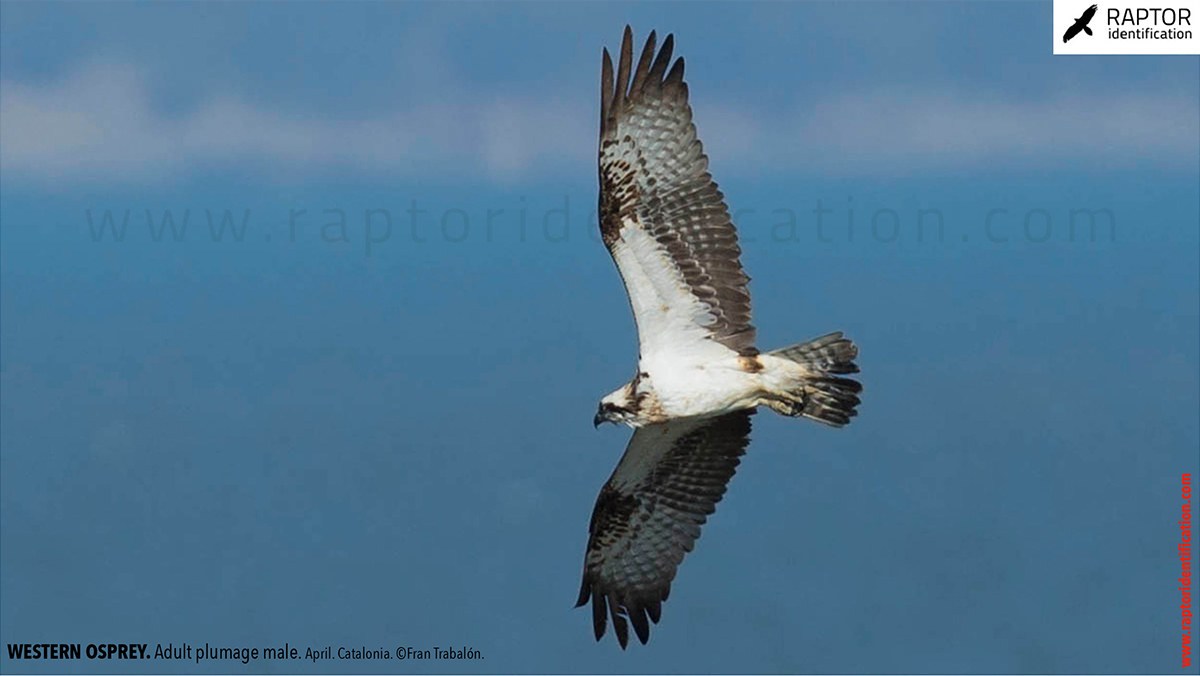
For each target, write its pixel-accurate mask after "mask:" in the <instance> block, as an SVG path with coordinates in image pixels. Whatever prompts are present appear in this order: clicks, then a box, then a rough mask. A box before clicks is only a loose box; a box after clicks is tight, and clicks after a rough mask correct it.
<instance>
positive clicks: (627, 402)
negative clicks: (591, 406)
mask: <svg viewBox="0 0 1200 676" xmlns="http://www.w3.org/2000/svg"><path fill="white" fill-rule="evenodd" d="M636 418H637V397H636V396H634V393H633V386H632V385H631V384H627V385H625V386H624V387H622V388H621V389H619V390H616V391H615V392H612V393H611V394H609V395H608V396H606V397H604V398H603V399H601V400H600V406H599V407H598V408H597V409H596V417H595V418H592V424H593V425H594V426H595V427H599V426H600V423H603V422H610V423H614V424H616V423H625V424H626V425H633V421H634V420H635V419H636Z"/></svg>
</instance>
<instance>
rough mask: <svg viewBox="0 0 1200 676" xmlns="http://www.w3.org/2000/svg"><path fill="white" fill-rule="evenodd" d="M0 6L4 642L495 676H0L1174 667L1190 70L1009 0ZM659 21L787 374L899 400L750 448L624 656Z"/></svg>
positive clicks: (1199, 211)
mask: <svg viewBox="0 0 1200 676" xmlns="http://www.w3.org/2000/svg"><path fill="white" fill-rule="evenodd" d="M0 19H2V21H0V31H2V32H0V37H2V39H0V137H2V141H3V142H2V144H0V171H2V173H3V183H2V184H0V199H2V201H0V416H2V424H0V489H2V490H0V507H2V511H0V544H2V547H0V634H2V635H0V643H16V642H58V641H62V642H79V643H83V644H85V645H86V644H88V643H97V642H108V641H131V642H140V643H149V644H151V648H152V649H153V646H154V644H156V643H162V644H164V645H165V644H167V643H168V642H173V643H174V644H176V645H178V644H179V643H180V642H185V643H190V644H196V643H200V644H203V643H205V642H208V643H209V644H212V645H229V646H267V645H277V644H281V643H283V642H285V641H287V642H290V643H291V644H293V645H299V646H302V647H307V646H318V647H324V646H327V645H332V646H334V647H335V649H336V647H337V646H364V645H365V646H367V647H369V648H377V647H387V648H389V649H390V648H392V647H394V646H395V645H407V646H413V647H416V648H432V647H433V646H435V645H441V646H444V645H446V644H452V645H455V646H461V645H466V646H470V647H473V648H475V649H478V650H479V651H481V653H482V654H483V655H484V656H485V660H483V661H480V662H423V663H417V662H394V661H393V662H386V663H370V662H366V663H363V662H358V663H341V662H325V663H318V664H315V665H314V664H311V663H288V664H286V665H271V664H267V663H263V662H258V663H252V664H251V665H249V666H248V667H242V666H241V665H240V664H228V665H226V664H223V663H201V664H199V665H197V664H195V663H182V664H165V663H162V662H152V661H147V662H144V663H136V664H130V663H102V662H89V661H86V660H84V661H81V662H78V663H73V662H52V663H49V662H48V663H37V664H32V665H29V664H21V665H17V664H15V663H14V662H13V661H10V660H9V658H8V656H7V652H4V653H3V654H0V668H2V669H3V670H4V671H6V672H9V671H16V670H19V669H20V670H23V669H26V668H31V667H32V668H33V669H34V670H37V671H56V672H59V671H66V672H75V671H96V670H100V671H128V670H133V671H174V670H179V671H186V672H208V671H214V670H216V671H241V670H246V671H251V672H266V671H315V672H347V671H351V672H360V671H368V672H370V671H402V672H403V671H435V672H463V671H465V672H476V671H478V672H565V673H579V672H583V673H591V672H638V673H642V672H664V671H666V672H710V671H748V672H780V671H787V672H794V671H804V672H825V673H842V672H863V671H866V672H885V673H888V672H955V673H961V672H968V673H970V672H989V673H991V672H1050V673H1056V672H1072V673H1076V672H1166V673H1173V672H1175V671H1177V670H1178V655H1179V653H1178V651H1179V633H1178V631H1177V624H1178V598H1177V592H1176V589H1175V588H1176V586H1177V583H1176V582H1175V580H1176V578H1177V577H1178V560H1177V559H1176V558H1175V556H1174V554H1173V552H1174V551H1175V546H1176V543H1177V541H1178V527H1177V520H1178V513H1179V502H1180V501H1179V497H1178V496H1179V475H1180V474H1181V473H1182V472H1188V471H1191V472H1195V471H1196V470H1197V454H1196V451H1197V448H1198V447H1200V425H1198V419H1197V410H1200V317H1198V314H1200V311H1198V308H1200V272H1198V270H1200V254H1198V251H1200V235H1198V227H1197V224H1198V223H1200V189H1198V188H1197V185H1198V180H1200V60H1198V59H1197V58H1196V57H1115V56H1114V57H1053V56H1051V55H1050V51H1051V44H1050V40H1051V39H1052V36H1051V35H1050V32H1051V28H1050V19H1051V16H1050V5H1049V4H1048V3H1017V2H1011V3H1009V2H1006V3H942V2H936V3H935V2H928V3H915V4H909V3H854V4H848V5H840V4H838V5H835V4H832V3H805V4H784V3H765V4H750V3H739V4H732V3H731V4H701V3H694V4H686V5H677V4H669V3H652V4H646V5H636V6H635V5H626V4H604V5H596V4H589V3H572V4H551V3H533V4H515V3H487V4H468V3H454V4H430V5H402V4H392V3H375V4H353V3H339V4H336V5H326V4H318V3H238V4H233V3H230V4H171V5H146V4H137V3H90V4H53V3H39V4H33V3H4V4H2V5H0ZM625 23H630V24H632V25H633V27H634V29H635V31H636V32H637V35H638V37H639V39H641V36H643V35H644V34H645V33H646V32H647V31H648V30H649V29H650V28H656V29H658V30H659V32H660V34H661V33H665V32H674V33H675V34H676V39H677V43H676V45H677V47H676V51H677V53H678V54H681V55H683V56H684V57H685V58H686V60H687V73H688V82H689V85H690V88H691V93H692V101H693V105H694V106H695V109H696V110H695V118H696V122H697V126H698V129H699V133H700V136H701V138H702V139H704V141H705V143H706V148H707V149H708V151H709V154H710V158H711V163H710V164H711V169H712V171H713V173H714V175H715V177H716V178H717V180H718V181H719V182H720V184H721V187H722V190H723V191H724V193H725V195H726V197H727V200H728V202H729V204H730V206H731V209H732V210H733V211H734V213H735V214H736V219H737V222H738V225H739V228H740V230H741V232H742V236H743V249H744V255H743V263H744V264H745V266H746V268H747V271H748V272H749V274H750V276H751V277H752V278H753V279H754V281H753V282H752V284H751V291H752V293H753V297H754V303H755V318H756V324H757V325H758V326H759V336H760V341H761V346H762V347H764V348H771V347H776V346H780V345H783V344H787V343H790V342H794V341H796V340H799V339H803V338H808V337H812V336H816V335H819V334H821V333H824V332H827V331H831V330H837V329H841V330H844V331H846V332H847V333H848V334H849V335H850V336H851V337H853V338H854V339H855V340H856V341H857V342H858V344H859V346H860V349H861V358H860V360H859V362H860V364H861V366H862V368H863V373H862V381H863V382H864V385H865V388H866V391H865V394H864V404H863V405H862V407H861V414H860V417H859V418H858V419H856V420H855V422H854V423H853V424H852V425H851V426H849V427H847V428H845V429H843V430H829V429H824V428H819V427H817V426H815V425H812V424H808V423H805V422H802V421H795V420H786V419H782V418H778V417H776V416H773V415H769V414H762V415H759V416H757V417H756V419H755V428H754V434H753V442H752V445H751V446H750V449H749V452H748V455H747V457H746V459H745V461H744V462H743V464H742V466H741V467H740V468H739V472H738V475H737V476H736V477H735V479H734V480H733V482H732V484H731V487H730V491H729V493H728V495H727V497H726V499H725V501H724V502H722V503H721V505H720V508H719V510H718V512H717V514H716V515H715V516H714V517H713V518H712V519H711V521H710V524H709V525H708V526H707V527H706V528H705V531H704V536H703V537H702V538H701V540H700V541H699V543H698V544H697V548H696V551H695V552H694V553H693V554H692V555H690V556H689V557H688V559H687V560H686V561H685V563H684V565H683V566H682V568H681V569H680V573H679V576H678V578H677V579H676V583H675V585H674V588H673V593H672V597H671V599H670V601H669V602H668V603H667V604H666V605H665V607H664V611H663V621H662V623H661V624H660V625H659V626H658V627H656V628H655V629H654V631H653V634H652V638H651V643H650V645H649V646H647V647H642V646H640V645H638V646H631V648H630V649H629V651H628V652H625V653H622V652H621V651H620V650H619V649H617V648H616V647H615V644H614V643H613V641H612V640H611V637H606V640H605V641H604V642H602V643H600V644H599V645H597V644H595V643H594V642H593V640H592V638H591V634H590V617H589V616H588V613H586V612H585V611H573V610H572V609H571V604H572V603H573V601H574V598H575V594H576V592H577V590H578V578H579V574H580V570H581V565H582V553H583V546H584V543H585V540H586V527H587V520H588V517H589V515H590V511H591V508H592V503H593V501H594V499H595V495H596V492H597V491H598V489H599V487H600V485H601V484H602V483H603V482H604V480H605V478H606V477H607V476H608V473H609V472H610V471H611V470H612V467H613V466H614V465H615V463H616V461H617V459H618V458H619V456H620V453H621V451H622V450H623V448H624V445H625V443H626V441H627V439H628V432H627V431H625V430H620V429H615V428H604V429H601V430H600V431H594V430H593V429H592V427H591V424H590V421H591V416H592V414H593V413H594V411H595V405H596V401H597V400H598V399H599V397H600V396H602V395H603V394H604V393H607V392H609V391H610V390H612V389H613V388H614V387H616V386H617V385H619V384H621V383H622V382H624V381H625V380H626V379H627V378H628V377H629V375H630V373H631V371H632V369H633V367H634V360H635V358H636V345H635V337H634V333H633V325H632V321H631V317H630V316H629V311H628V305H627V301H626V300H625V298H624V295H623V292H622V290H621V286H620V282H619V280H618V278H617V275H616V272H615V270H614V269H613V266H612V263H611V262H610V260H609V259H608V257H607V254H606V253H605V252H604V249H603V247H602V245H600V244H599V242H598V241H597V237H596V234H595V233H594V229H593V228H594V226H593V225H592V223H594V213H593V210H594V208H595V190H596V186H595V165H594V161H595V160H594V152H595V134H596V128H597V122H596V116H597V109H598V105H597V103H596V94H597V89H598V76H599V53H600V48H601V47H602V46H608V47H610V48H613V47H615V46H616V45H617V44H618V41H619V39H620V34H621V30H622V28H623V26H624V25H625ZM412 209H417V210H418V211H416V212H410V210H412ZM147 210H149V212H150V218H151V219H152V220H153V223H154V224H153V226H150V227H148V226H147ZM818 210H820V213H819V214H818V213H817V212H818ZM1104 210H1107V211H1104ZM166 211H170V213H171V214H172V217H173V222H174V224H175V226H176V228H182V223H183V221H184V215H185V213H186V214H187V224H188V225H187V228H186V230H180V231H179V232H178V234H177V235H172V234H171V230H170V227H169V226H168V228H167V230H165V231H161V232H160V230H159V229H160V228H162V227H163V220H162V219H163V216H164V213H165V212H166ZM300 211H303V213H302V214H301V213H299V212H300ZM106 212H108V213H109V214H110V217H111V218H112V219H113V220H112V222H110V224H109V225H108V226H105V229H104V230H103V231H100V228H101V224H102V223H103V222H104V219H105V213H106ZM126 212H128V214H129V216H128V225H127V226H125V228H126V229H125V231H124V235H123V239H121V240H120V241H117V240H116V239H115V238H114V236H113V231H112V229H111V226H112V225H113V224H115V225H117V226H118V227H120V224H121V223H122V222H123V221H124V219H125V214H126ZM226 212H228V214H229V218H230V221H229V223H232V224H233V226H235V227H234V229H235V230H236V231H237V232H236V236H235V233H234V232H231V231H230V229H228V228H229V226H228V224H227V229H225V230H224V231H221V237H220V239H219V241H216V240H217V237H215V236H214V235H213V230H214V229H218V228H219V227H220V224H221V222H222V218H223V217H224V215H225V214H226ZM489 212H492V217H491V224H490V227H489ZM89 214H90V218H91V222H90V223H89ZM1072 214H1074V219H1075V220H1074V225H1072ZM1090 214H1091V215H1095V217H1096V218H1097V219H1098V221H1097V222H1098V225H1097V226H1096V228H1095V230H1094V231H1093V229H1092V227H1091V225H1090V221H1089V219H1090V218H1091V216H1090ZM1108 214H1111V215H1112V222H1113V223H1114V225H1112V226H1111V227H1110V226H1109V224H1108V221H1107V220H1106V219H1107V217H1108ZM209 216H211V217H212V219H213V220H212V226H211V229H210V224H209V221H208V217H209ZM818 218H819V219H820V221H819V223H818ZM343 219H344V226H343V225H342V223H343ZM389 220H390V223H391V228H390V231H389V230H388V226H387V224H388V222H389ZM589 221H590V222H589ZM243 223H244V224H245V225H244V230H243V229H242V228H243ZM522 223H524V225H523V226H522ZM330 224H332V225H330ZM1093 232H1094V234H1093ZM156 240H157V241H156Z"/></svg>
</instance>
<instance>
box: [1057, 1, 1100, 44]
mask: <svg viewBox="0 0 1200 676" xmlns="http://www.w3.org/2000/svg"><path fill="white" fill-rule="evenodd" d="M1094 16H1096V6H1095V5H1092V6H1091V7H1088V8H1087V9H1085V10H1084V11H1083V16H1081V17H1079V18H1078V19H1075V23H1073V24H1071V27H1070V28H1068V29H1067V32H1066V33H1063V42H1066V41H1067V40H1070V39H1071V38H1073V37H1075V36H1076V35H1079V31H1083V32H1084V33H1087V34H1088V35H1091V34H1092V29H1091V28H1088V23H1089V22H1091V20H1092V17H1094Z"/></svg>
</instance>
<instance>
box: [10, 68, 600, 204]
mask: <svg viewBox="0 0 1200 676" xmlns="http://www.w3.org/2000/svg"><path fill="white" fill-rule="evenodd" d="M151 100H152V99H151V96H150V91H149V90H148V88H147V86H146V78H145V77H143V74H142V73H140V72H139V71H138V69H136V68H134V67H131V66H128V65H114V64H93V65H91V66H89V67H87V68H85V69H83V70H80V71H78V72H76V73H74V74H73V75H72V76H70V77H68V78H66V79H65V80H63V81H61V82H56V83H53V84H49V85H44V86H27V85H21V84H16V83H13V82H9V81H3V82H0V140H2V150H0V169H3V171H4V172H5V173H6V174H7V177H8V178H10V179H13V178H15V179H19V178H20V177H22V176H37V177H56V178H68V179H70V178H74V179H84V180H98V181H103V182H110V181H112V182H122V183H156V182H159V181H162V180H166V179H172V178H176V177H179V176H180V175H182V174H186V173H187V172H188V171H189V170H192V169H196V168H202V167H203V168H208V167H222V166H230V165H233V166H239V167H247V166H248V167H255V168H258V169H261V170H262V171H264V172H268V173H269V174H270V175H277V176H280V175H281V176H283V177H284V178H289V177H294V176H296V175H309V174H314V173H320V172H336V171H339V170H343V169H347V168H349V169H353V170H357V171H362V172H368V173H371V172H386V173H388V174H392V175H400V176H407V177H431V176H432V177H437V176H448V177H452V178H474V179H481V180H487V181H492V182H498V183H505V182H508V181H511V180H519V179H521V178H524V177H526V175H527V174H528V173H529V172H533V171H537V172H539V173H540V172H542V171H546V170H547V169H553V168H558V167H559V166H560V165H561V164H562V163H564V161H572V162H584V163H586V162H588V161H589V159H590V158H591V156H592V154H593V152H592V150H591V146H592V143H593V141H591V136H592V128H593V127H594V126H595V125H594V124H592V122H591V118H592V114H591V113H590V111H589V110H588V109H587V107H586V106H579V107H578V109H574V108H572V107H571V106H570V105H569V104H566V103H564V102H561V101H556V100H532V99H525V100H522V99H504V98H496V99H493V100H490V101H483V102H478V103H475V104H470V105H468V104H467V103H466V102H463V103H461V104H456V103H453V102H445V101H441V102H437V103H430V104H416V105H413V106H410V107H407V108H404V109H400V110H395V111H394V112H391V113H390V114H386V115H381V116H377V117H370V118H365V119H328V118H324V119H322V118H318V117H314V116H311V115H306V114H305V113H304V111H287V110H277V109H270V108H267V107H264V106H261V105H256V104H253V103H250V102H248V101H245V100H242V99H240V98H237V97H234V96H229V95H220V94H219V95H216V96H213V97H211V98H210V99H209V100H208V101H207V102H205V103H203V104H202V105H199V106H197V107H195V108H194V109H193V110H191V111H188V112H187V113H185V114H181V115H168V114H165V113H160V112H157V111H156V110H155V109H154V107H153V105H152V104H151Z"/></svg>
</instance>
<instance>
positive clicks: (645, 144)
mask: <svg viewBox="0 0 1200 676" xmlns="http://www.w3.org/2000/svg"><path fill="white" fill-rule="evenodd" d="M654 46H655V37H654V33H653V32H651V33H650V37H649V39H647V40H646V46H645V47H644V48H643V49H642V55H641V58H640V59H639V60H638V63H637V66H636V68H635V67H634V65H633V32H632V31H631V30H630V28H629V27H628V26H626V27H625V37H624V40H623V41H622V42H621V57H620V61H619V64H618V67H617V71H616V77H615V80H614V74H613V65H612V59H611V58H610V57H609V54H608V50H607V49H606V50H604V64H603V72H602V77H601V93H600V209H599V215H600V218H599V220H600V234H601V237H602V238H603V240H604V243H605V245H606V246H607V247H608V250H609V252H610V253H611V254H612V257H613V260H615V261H616V263H617V268H618V270H620V273H621V278H622V279H623V280H624V282H625V289H626V291H627V292H628V293H629V301H630V304H631V305H632V306H633V315H634V320H635V321H636V322H637V328H638V338H639V343H640V350H641V355H642V357H643V358H647V357H648V356H651V355H653V354H656V353H660V354H661V353H668V354H678V353H679V352H680V351H685V350H688V349H696V348H700V349H702V346H703V345H705V344H712V343H713V341H715V343H717V344H720V345H723V346H725V347H726V348H729V349H731V350H734V351H737V352H739V353H741V354H754V353H755V350H754V327H753V326H751V325H750V294H749V292H748V291H747V290H746V283H747V282H749V281H750V280H749V278H748V277H747V276H746V275H745V273H744V272H742V265H741V262H740V261H739V260H738V256H739V255H740V254H741V249H740V248H739V247H738V243H737V231H736V230H735V229H734V227H733V223H732V221H731V220H730V218H729V210H728V208H727V207H726V206H725V202H724V200H723V196H722V195H721V192H720V190H718V189H717V184H716V183H714V182H713V179H712V176H711V175H710V174H709V173H708V157H707V156H705V154H704V148H703V147H702V145H701V143H700V139H698V138H697V137H696V126H695V125H694V124H693V123H692V109H691V106H689V105H688V88H687V85H686V84H684V81H683V59H682V58H680V59H677V60H676V61H675V63H674V65H671V64H670V62H671V52H672V49H673V47H674V37H673V36H671V35H668V36H667V39H666V40H664V41H663V45H662V50H661V51H659V52H658V56H657V58H656V57H655V51H654ZM668 65H671V68H670V70H669V71H668V70H667V66H668ZM631 77H632V82H631V81H630V78H631Z"/></svg>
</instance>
